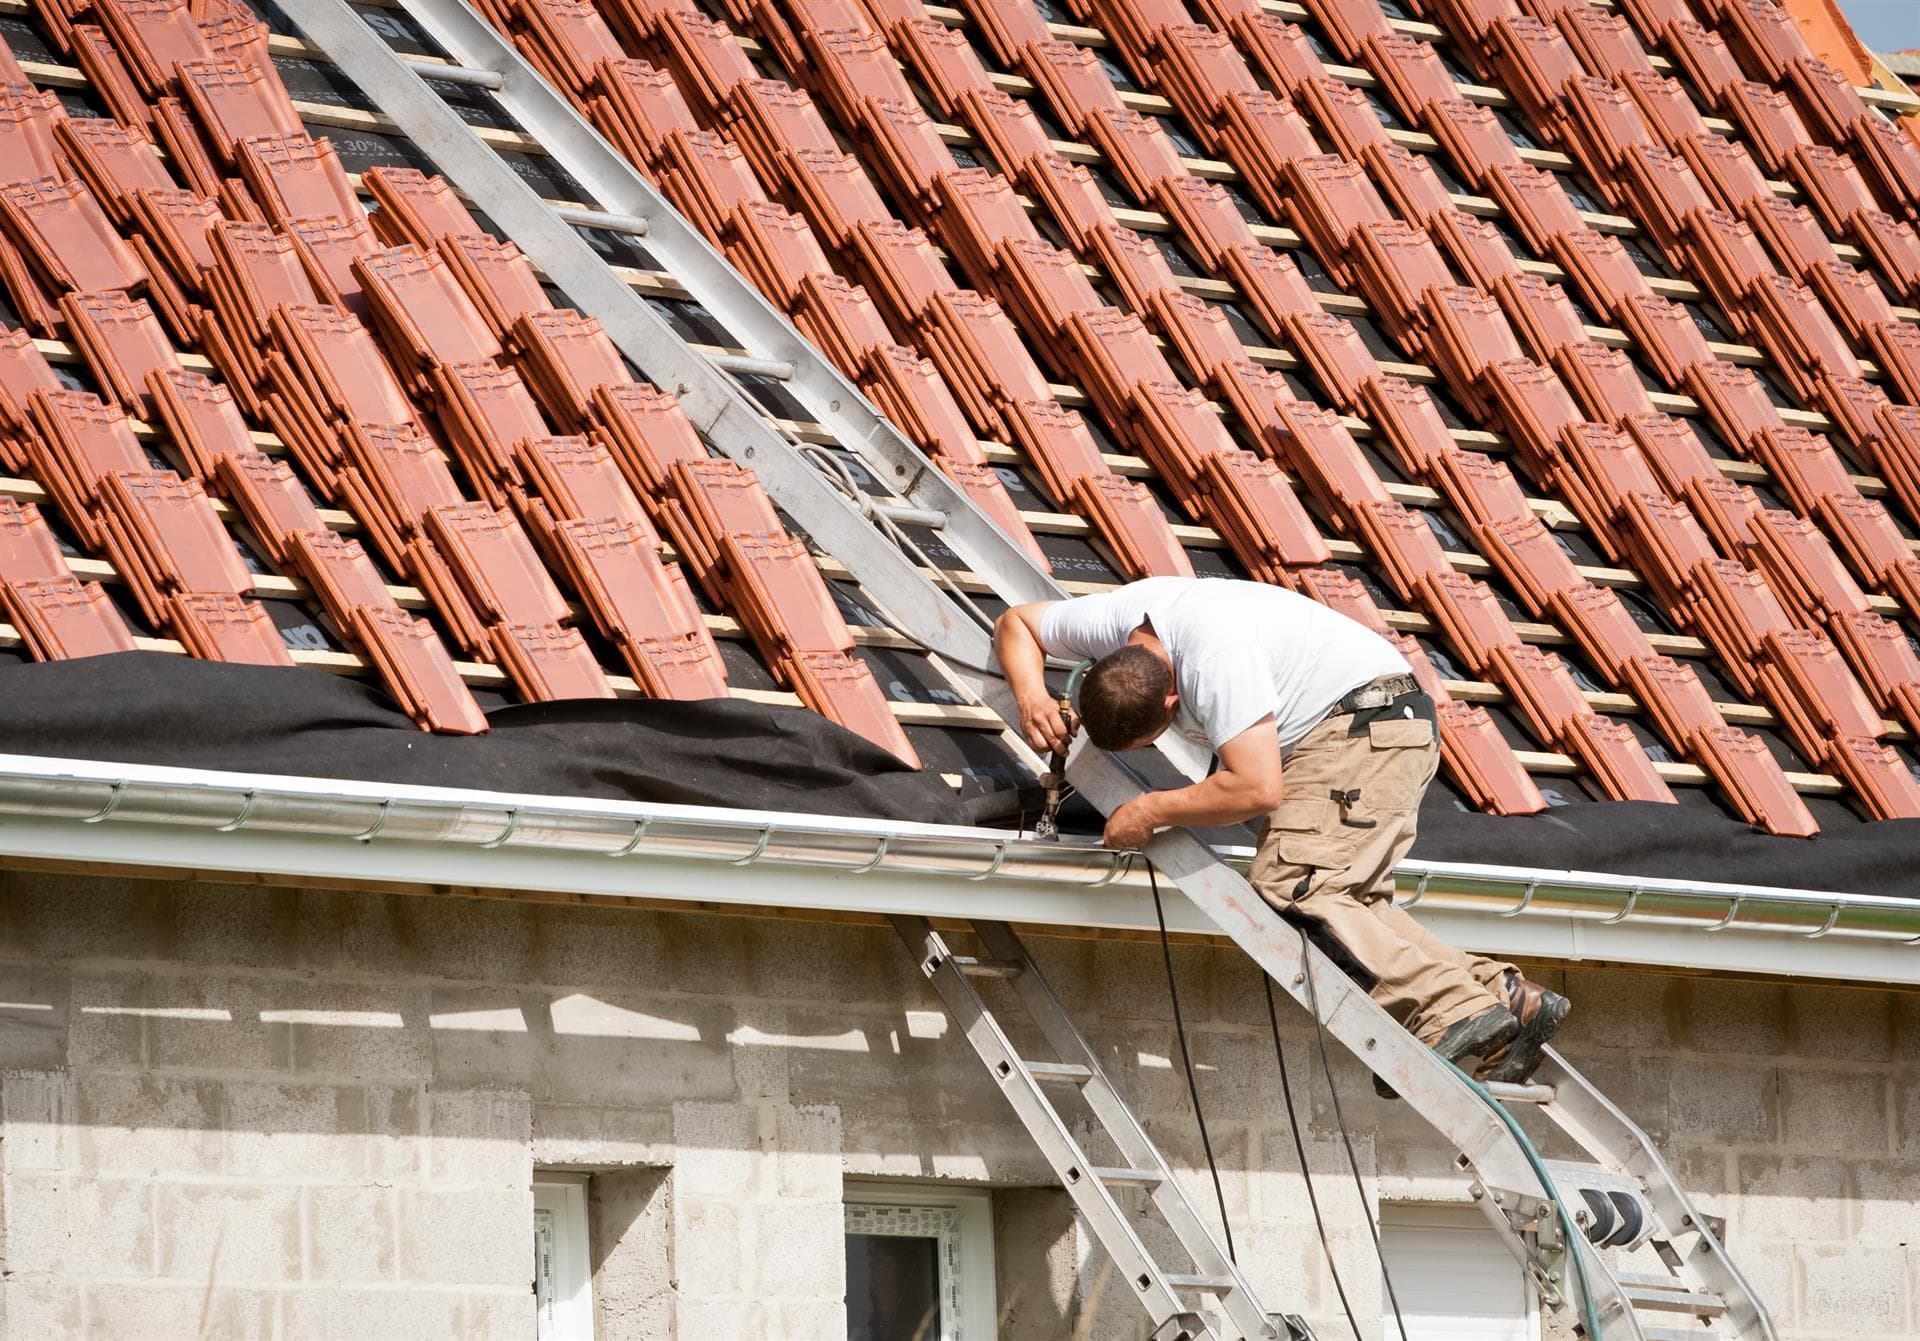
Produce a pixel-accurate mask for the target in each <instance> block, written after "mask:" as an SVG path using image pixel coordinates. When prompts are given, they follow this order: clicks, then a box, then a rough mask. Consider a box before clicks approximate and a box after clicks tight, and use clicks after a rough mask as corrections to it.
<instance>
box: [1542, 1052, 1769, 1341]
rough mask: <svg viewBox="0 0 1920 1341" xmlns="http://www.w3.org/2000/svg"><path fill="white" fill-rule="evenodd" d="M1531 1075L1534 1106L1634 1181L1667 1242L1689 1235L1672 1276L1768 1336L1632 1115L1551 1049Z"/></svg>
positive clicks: (1707, 1226) (1746, 1332)
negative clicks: (1540, 1097) (1545, 1095)
mask: <svg viewBox="0 0 1920 1341" xmlns="http://www.w3.org/2000/svg"><path fill="white" fill-rule="evenodd" d="M1535 1078H1536V1079H1537V1080H1538V1081H1539V1082H1541V1083H1543V1084H1546V1085H1551V1086H1552V1087H1553V1091H1554V1099H1553V1102H1552V1103H1550V1104H1545V1105H1542V1107H1543V1108H1544V1109H1545V1111H1546V1114H1547V1116H1548V1117H1549V1118H1550V1119H1552V1120H1553V1122H1555V1123H1556V1124H1557V1125H1558V1126H1559V1127H1560V1128H1561V1129H1562V1130H1564V1131H1565V1132H1566V1133H1567V1134H1568V1135H1569V1136H1571V1137H1572V1138H1573V1139H1574V1140H1575V1141H1576V1142H1578V1143H1579V1144H1580V1145H1581V1146H1582V1147H1583V1148H1585V1149H1586V1150H1587V1151H1588V1152H1590V1153H1596V1154H1601V1155H1603V1157H1604V1158H1606V1159H1608V1160H1609V1161H1611V1162H1612V1163H1613V1164H1614V1166H1615V1167H1617V1168H1618V1169H1620V1170H1621V1171H1622V1172H1624V1173H1626V1174H1628V1175H1629V1176H1631V1177H1633V1178H1636V1179H1638V1180H1639V1182H1640V1185H1641V1187H1642V1188H1643V1190H1644V1193H1645V1196H1646V1200H1647V1204H1648V1205H1649V1206H1650V1207H1651V1208H1652V1210H1653V1213H1654V1215H1655V1217H1656V1218H1657V1219H1658V1220H1659V1222H1660V1226H1661V1230H1662V1231H1663V1233H1664V1235H1665V1237H1666V1239H1667V1241H1668V1242H1669V1243H1671V1244H1673V1245H1674V1246H1675V1248H1676V1250H1678V1249H1679V1244H1680V1243H1681V1242H1684V1241H1685V1240H1686V1239H1687V1238H1688V1237H1689V1236H1691V1238H1692V1244H1691V1248H1690V1249H1689V1250H1686V1251H1679V1260H1678V1261H1677V1262H1675V1261H1669V1262H1668V1266H1669V1267H1670V1268H1671V1269H1672V1270H1673V1273H1674V1275H1675V1277H1676V1278H1678V1279H1679V1280H1681V1281H1684V1282H1685V1283H1687V1284H1688V1285H1691V1286H1692V1287H1693V1288H1694V1289H1695V1290H1697V1291H1699V1292H1701V1293H1706V1294H1713V1295H1718V1296H1719V1297H1720V1298H1721V1299H1722V1300H1723V1301H1725V1303H1726V1306H1727V1313H1726V1321H1727V1324H1728V1326H1729V1327H1730V1328H1731V1329H1732V1331H1733V1334H1734V1335H1736V1336H1739V1337H1742V1338H1749V1339H1750V1341H1774V1329H1773V1320H1772V1318H1771V1317H1770V1316H1769V1315H1768V1313H1767V1310H1766V1308H1765V1306H1764V1305H1762V1304H1761V1303H1760V1300H1759V1297H1758V1296H1757V1295H1755V1294H1754V1292H1753V1287H1752V1286H1750V1285H1748V1284H1747V1281H1746V1277H1745V1276H1743V1275H1742V1274H1741V1273H1740V1269H1739V1268H1738V1267H1737V1266H1735V1265H1734V1263H1733V1259H1732V1258H1731V1257H1730V1256H1728V1254H1727V1250H1726V1246H1725V1245H1724V1244H1722V1243H1721V1242H1720V1236H1719V1235H1718V1234H1717V1233H1715V1232H1714V1229H1713V1226H1712V1224H1711V1223H1709V1222H1708V1220H1707V1218H1706V1216H1704V1215H1702V1214H1701V1213H1700V1211H1699V1210H1698V1208H1696V1207H1695V1206H1694V1204H1693V1203H1692V1201H1691V1200H1689V1198H1688V1197H1687V1194H1686V1192H1685V1190H1683V1189H1682V1188H1681V1186H1680V1183H1679V1180H1677V1179H1676V1178H1675V1177H1674V1176H1673V1171H1672V1170H1671V1169H1669V1168H1668V1167H1667V1162H1666V1160H1665V1159H1663V1158H1662V1157H1661V1155H1660V1152H1659V1151H1658V1150H1656V1149H1655V1148H1654V1146H1653V1143H1652V1142H1651V1141H1649V1140H1648V1139H1647V1137H1646V1134H1645V1133H1644V1132H1642V1131H1641V1130H1640V1128H1639V1126H1638V1125H1637V1124H1636V1123H1635V1122H1634V1121H1633V1119H1631V1118H1629V1117H1628V1116H1627V1115H1626V1114H1625V1113H1623V1112H1621V1111H1620V1108H1619V1107H1618V1105H1616V1104H1615V1103H1614V1102H1613V1101H1612V1100H1611V1099H1609V1098H1607V1097H1606V1095H1604V1094H1602V1093H1601V1092H1600V1091H1599V1090H1598V1089H1596V1088H1594V1086H1593V1084H1592V1083H1591V1082H1590V1081H1588V1080H1587V1078H1586V1077H1585V1076H1583V1075H1581V1074H1580V1072H1579V1071H1577V1070H1575V1069H1574V1067H1573V1066H1571V1065H1570V1064H1569V1063H1568V1062H1567V1060H1566V1058H1564V1057H1562V1056H1561V1055H1560V1054H1559V1053H1558V1052H1557V1051H1555V1050H1554V1049H1552V1048H1548V1049H1547V1050H1546V1056H1545V1058H1544V1060H1543V1061H1542V1062H1541V1064H1540V1070H1539V1071H1538V1072H1537V1073H1536V1077H1535Z"/></svg>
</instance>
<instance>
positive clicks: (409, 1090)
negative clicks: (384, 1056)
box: [365, 1085, 426, 1182]
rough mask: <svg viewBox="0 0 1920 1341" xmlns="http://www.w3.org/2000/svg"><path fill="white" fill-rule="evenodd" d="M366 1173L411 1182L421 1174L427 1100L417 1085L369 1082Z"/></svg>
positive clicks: (376, 1176) (386, 1178)
mask: <svg viewBox="0 0 1920 1341" xmlns="http://www.w3.org/2000/svg"><path fill="white" fill-rule="evenodd" d="M365 1095H366V1104H367V1139H366V1147H365V1149H366V1159H367V1163H366V1176H367V1177H368V1178H369V1179H371V1180H375V1181H392V1182H409V1181H411V1180H413V1179H414V1178H417V1177H419V1176H420V1172H421V1168H422V1164H423V1162H424V1155H425V1150H426V1139H425V1137H426V1126H425V1124H426V1100H425V1098H424V1097H423V1096H422V1095H421V1093H420V1090H419V1088H418V1087H417V1086H413V1085H369V1086H367V1087H366V1090H365Z"/></svg>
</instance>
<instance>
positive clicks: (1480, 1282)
mask: <svg viewBox="0 0 1920 1341" xmlns="http://www.w3.org/2000/svg"><path fill="white" fill-rule="evenodd" d="M1380 1250H1381V1252H1382V1253H1383V1254H1384V1255H1385V1257H1386V1260H1387V1269H1388V1270H1389V1271H1390V1272H1391V1273H1392V1275H1393V1288H1394V1291H1395V1293H1396V1294H1397V1295H1398V1296H1399V1299H1400V1315H1401V1317H1403V1318H1404V1319H1405V1320H1406V1324H1407V1341H1469V1339H1470V1341H1539V1338H1540V1307H1539V1303H1538V1301H1537V1300H1536V1299H1535V1298H1534V1294H1533V1287H1532V1285H1531V1284H1529V1283H1528V1281H1527V1277H1526V1273H1525V1272H1523V1271H1522V1270H1521V1269H1520V1264H1519V1263H1518V1262H1516V1261H1514V1259H1513V1254H1511V1253H1509V1252H1508V1251H1507V1247H1506V1245H1505V1244H1504V1243H1502V1242H1501V1241H1500V1236H1499V1235H1498V1234H1496V1233H1494V1230H1493V1226H1492V1225H1489V1224H1488V1223H1487V1220H1486V1216H1485V1215H1483V1214H1482V1213H1481V1212H1480V1211H1479V1210H1477V1209H1476V1208H1474V1207H1472V1206H1431V1205H1421V1206H1415V1205H1404V1204H1403V1205H1385V1206H1382V1207H1381V1208H1380ZM1381 1298H1382V1304H1383V1306H1384V1307H1385V1308H1386V1323H1385V1332H1384V1334H1385V1335H1387V1336H1393V1337H1397V1336H1398V1335H1399V1332H1398V1331H1397V1330H1396V1329H1395V1327H1394V1322H1393V1313H1392V1308H1391V1306H1390V1305H1386V1304H1385V1292H1384V1291H1382V1295H1381Z"/></svg>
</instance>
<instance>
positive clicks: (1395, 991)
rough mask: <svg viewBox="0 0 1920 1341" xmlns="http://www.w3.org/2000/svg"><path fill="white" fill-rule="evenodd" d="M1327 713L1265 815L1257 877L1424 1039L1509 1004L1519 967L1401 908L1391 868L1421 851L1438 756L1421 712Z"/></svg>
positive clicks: (1270, 897)
mask: <svg viewBox="0 0 1920 1341" xmlns="http://www.w3.org/2000/svg"><path fill="white" fill-rule="evenodd" d="M1354 721H1355V719H1354V718H1353V716H1351V715H1347V714H1340V715H1337V716H1332V717H1328V718H1327V719H1326V720H1325V721H1323V722H1321V723H1320V724H1319V725H1318V726H1316V727H1314V728H1313V730H1311V731H1309V732H1308V733H1307V734H1306V736H1305V737H1303V738H1302V739H1301V740H1300V742H1299V743H1298V744H1296V745H1295V746H1294V747H1293V752H1292V753H1291V754H1290V755H1288V756H1287V761H1286V765H1285V768H1284V769H1283V779H1282V780H1283V783H1284V785H1285V787H1286V799H1285V800H1283V801H1281V802H1280V804H1279V806H1277V807H1276V808H1275V809H1274V810H1273V811H1272V813H1270V814H1269V815H1268V816H1267V828H1266V832H1265V833H1264V834H1263V835H1262V836H1261V839H1260V849H1259V852H1258V853H1257V854H1256V856H1255V857H1254V862H1253V869H1252V871H1251V872H1250V873H1249V878H1250V880H1251V881H1252V884H1253V887H1254V888H1255V889H1257V890H1259V891H1260V896H1261V897H1262V898H1264V899H1265V900H1266V901H1267V902H1268V903H1270V904H1272V905H1273V906H1274V907H1275V908H1277V909H1279V910H1281V911H1282V912H1286V913H1289V914H1290V915H1292V916H1294V917H1296V918H1299V919H1304V920H1306V921H1310V922H1313V923H1316V924H1318V925H1319V926H1320V927H1322V928H1324V929H1325V931H1326V932H1327V933H1328V935H1330V936H1331V937H1332V938H1333V939H1334V940H1336V941H1338V942H1339V943H1340V944H1341V945H1342V946H1343V947H1345V949H1346V951H1347V953H1348V954H1349V955H1351V956H1352V957H1353V959H1354V961H1355V962H1356V963H1358V964H1359V965H1360V967H1361V968H1362V969H1364V970H1365V971H1366V972H1367V973H1368V974H1369V975H1371V976H1372V978H1373V979H1374V985H1373V987H1372V989H1371V994H1372V996H1373V999H1374V1000H1375V1001H1376V1002H1378V1003H1379V1004H1380V1006H1382V1007H1383V1008H1384V1009H1385V1010H1386V1011H1387V1012H1388V1013H1389V1014H1391V1015H1392V1016H1393V1017H1394V1018H1395V1019H1397V1020H1399V1021H1400V1022H1401V1024H1403V1025H1404V1026H1405V1027H1406V1028H1407V1030H1408V1031H1409V1032H1411V1033H1412V1034H1413V1035H1414V1036H1415V1037H1416V1038H1418V1039H1419V1040H1420V1041H1421V1042H1422V1043H1426V1044H1428V1045H1432V1044H1433V1043H1434V1042H1436V1041H1437V1040H1438V1039H1439V1038H1440V1035H1441V1034H1442V1033H1444V1032H1445V1031H1446V1030H1447V1028H1448V1026H1450V1025H1452V1024H1454V1023H1456V1022H1458V1021H1460V1020H1464V1019H1468V1018H1470V1017H1472V1016H1475V1015H1478V1014H1479V1013H1480V1012H1482V1011H1484V1010H1487V1009H1490V1008H1491V1007H1493V1006H1497V1005H1505V1004H1506V997H1505V992H1504V990H1503V988H1502V984H1501V979H1502V977H1503V976H1504V975H1505V973H1506V971H1507V970H1508V969H1509V968H1510V967H1511V965H1508V964H1503V963H1500V962H1498V961H1496V960H1492V959H1485V958H1482V957H1481V956H1479V955H1470V954H1467V953H1466V952H1464V951H1462V950H1456V949H1455V948H1454V947H1453V946H1451V945H1448V944H1447V943H1446V942H1445V941H1443V940H1441V939H1439V938H1438V937H1437V936H1434V935H1433V934H1432V933H1430V932H1428V931H1427V930H1426V929H1425V928H1424V927H1422V926H1421V925H1420V924H1419V923H1418V922H1416V921H1414V919H1413V918H1412V917H1411V916H1410V915H1409V914H1407V913H1404V912H1402V911H1401V910H1400V909H1398V908H1396V907H1394V906H1393V867H1394V863H1395V862H1397V861H1399V860H1400V858H1401V857H1403V856H1405V855H1406V853H1407V849H1409V848H1410V847H1412V846H1413V836H1414V828H1415V825H1416V824H1417V822H1418V819H1419V811H1420V797H1421V794H1422V793H1423V792H1425V791H1426V789H1427V784H1428V783H1429V782H1431V781H1433V775H1434V771H1435V769H1437V768H1438V767H1439V763H1440V745H1439V741H1438V739H1437V738H1436V737H1435V735H1434V729H1433V724H1432V723H1431V722H1428V721H1426V720H1425V719H1423V718H1418V717H1376V718H1375V719H1374V720H1373V721H1371V722H1370V723H1368V724H1366V725H1364V726H1362V727H1360V728H1359V730H1358V731H1355V730H1354Z"/></svg>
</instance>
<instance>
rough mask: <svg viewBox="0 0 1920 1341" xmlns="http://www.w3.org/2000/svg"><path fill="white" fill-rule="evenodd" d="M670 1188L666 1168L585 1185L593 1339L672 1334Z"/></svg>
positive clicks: (599, 1176)
mask: <svg viewBox="0 0 1920 1341" xmlns="http://www.w3.org/2000/svg"><path fill="white" fill-rule="evenodd" d="M670 1183H671V1171H670V1170H668V1169H614V1170H608V1171H605V1172H601V1173H596V1174H594V1175H593V1178H592V1180H591V1181H590V1182H589V1183H588V1185H587V1186H588V1191H587V1214H588V1216H589V1221H590V1223H589V1226H588V1231H587V1232H588V1235H589V1237H590V1241H591V1242H592V1243H593V1244H594V1246H595V1254H594V1255H595V1258H596V1261H595V1263H594V1272H593V1313H594V1334H595V1335H596V1336H603V1337H608V1338H619V1337H629V1336H630V1337H636V1338H638V1337H651V1336H671V1335H673V1300H674V1294H675V1283H674V1275H673V1208H672V1205H671V1201H672V1192H671V1188H670Z"/></svg>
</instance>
